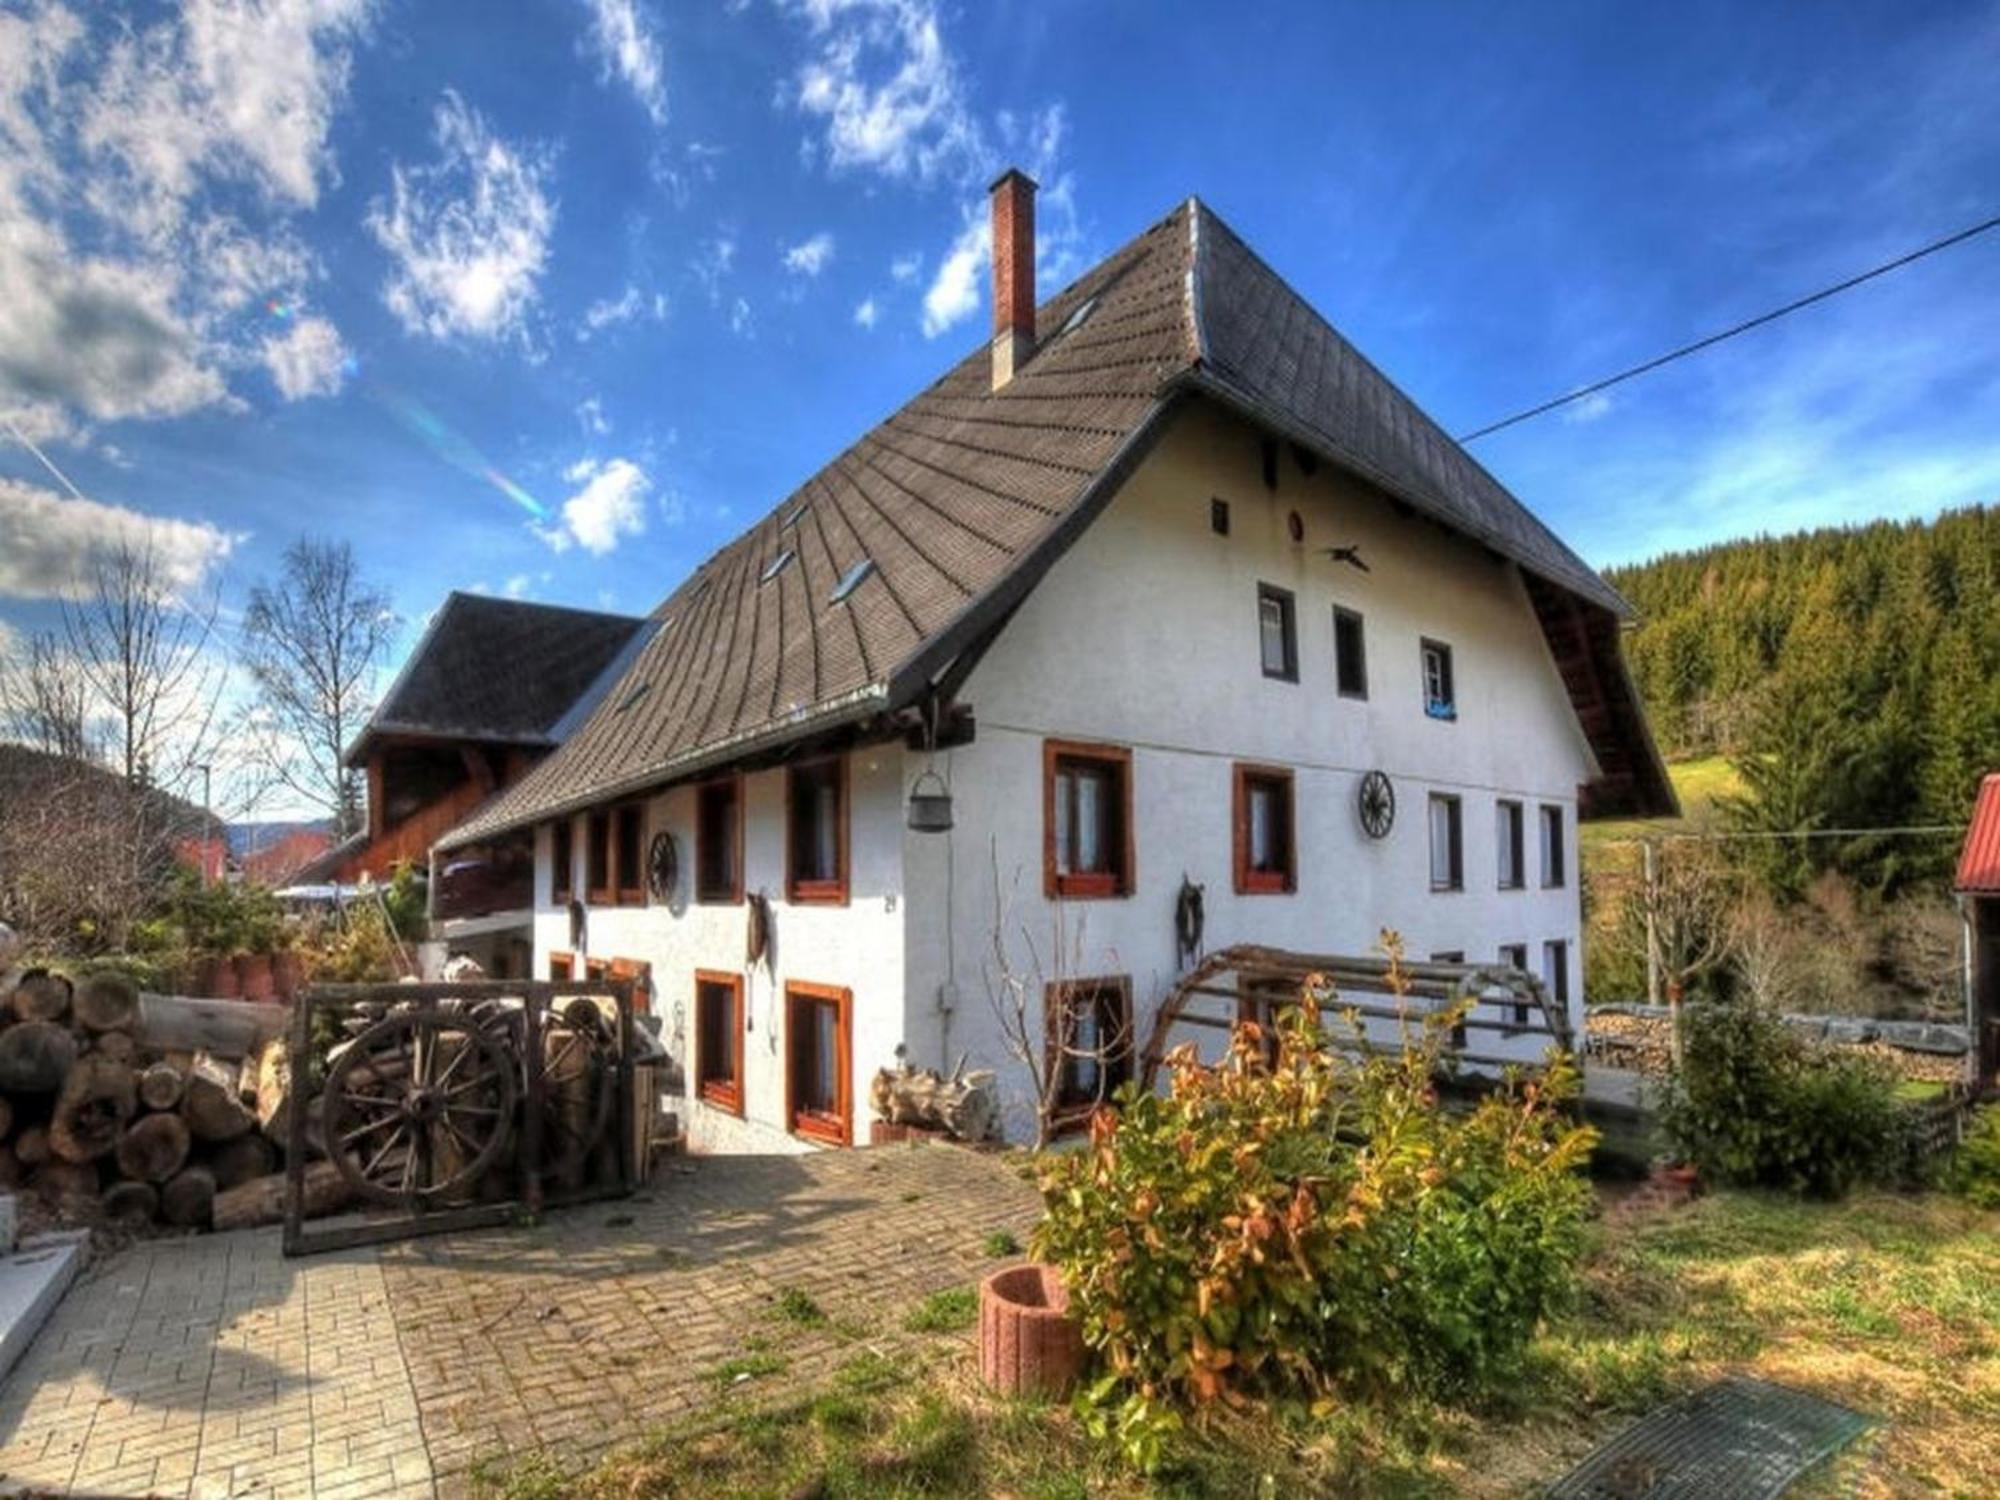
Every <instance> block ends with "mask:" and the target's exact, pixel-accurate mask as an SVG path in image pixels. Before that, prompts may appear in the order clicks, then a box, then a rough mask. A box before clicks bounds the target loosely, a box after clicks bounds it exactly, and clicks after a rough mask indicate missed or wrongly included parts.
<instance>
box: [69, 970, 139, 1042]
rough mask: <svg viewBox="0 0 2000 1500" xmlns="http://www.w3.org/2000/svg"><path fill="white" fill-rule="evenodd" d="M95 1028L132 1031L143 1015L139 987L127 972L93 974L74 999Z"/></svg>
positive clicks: (81, 1014)
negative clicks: (128, 977)
mask: <svg viewBox="0 0 2000 1500" xmlns="http://www.w3.org/2000/svg"><path fill="white" fill-rule="evenodd" d="M70 1004H71V1005H72V1006H74V1007H75V1009H76V1018H77V1020H79V1021H81V1022H82V1023H83V1024H84V1025H85V1026H86V1027H88V1028H89V1029H90V1030H92V1031H129V1030H131V1029H132V1023H133V1022H135V1021H137V1020H138V1019H139V988H138V986H137V985H135V984H133V983H132V981H131V980H129V979H127V978H126V977H125V976H124V975H123V974H92V975H91V976H90V977H89V978H87V979H85V980H84V981H83V983H81V984H79V985H78V986H77V987H76V993H75V995H73V996H72V997H71V999H70Z"/></svg>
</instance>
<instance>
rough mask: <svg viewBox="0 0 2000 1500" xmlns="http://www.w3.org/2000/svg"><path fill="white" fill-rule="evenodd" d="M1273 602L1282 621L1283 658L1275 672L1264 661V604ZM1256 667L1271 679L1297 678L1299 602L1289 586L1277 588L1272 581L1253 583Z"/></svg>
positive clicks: (1276, 680) (1293, 680) (1290, 679)
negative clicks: (1255, 592) (1254, 589)
mask: <svg viewBox="0 0 2000 1500" xmlns="http://www.w3.org/2000/svg"><path fill="white" fill-rule="evenodd" d="M1267 601H1268V602H1270V603H1273V604H1276V605H1277V606H1278V610H1279V613H1280V616H1281V617H1282V619H1283V622H1284V646H1285V660H1284V663H1283V666H1282V667H1281V668H1280V670H1278V671H1275V672H1274V671H1272V670H1271V666H1270V663H1268V662H1266V661H1265V660H1264V605H1265V603H1266V602H1267ZM1257 667H1258V670H1259V671H1261V672H1262V673H1263V674H1264V676H1265V678H1266V679H1267V680H1268V681H1271V682H1297V681H1298V680H1299V601H1298V596H1297V595H1295V594H1294V593H1293V592H1292V591H1291V590H1290V589H1283V588H1279V587H1278V585H1276V584H1275V583H1259V584H1258V585H1257Z"/></svg>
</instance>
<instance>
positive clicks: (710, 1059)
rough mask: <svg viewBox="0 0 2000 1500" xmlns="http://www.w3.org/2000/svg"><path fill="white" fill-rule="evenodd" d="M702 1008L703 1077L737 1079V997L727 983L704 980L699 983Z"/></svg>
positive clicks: (717, 1080) (723, 1080)
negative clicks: (712, 982) (713, 982)
mask: <svg viewBox="0 0 2000 1500" xmlns="http://www.w3.org/2000/svg"><path fill="white" fill-rule="evenodd" d="M698 988H699V991H700V994H699V1005H700V1011H701V1081H702V1082H703V1083H726V1084H734V1083H735V1081H736V1001H735V995H734V993H733V992H732V991H731V990H730V988H729V987H728V986H727V985H721V984H711V983H709V982H707V981H703V982H702V984H701V985H700V986H699V987H698Z"/></svg>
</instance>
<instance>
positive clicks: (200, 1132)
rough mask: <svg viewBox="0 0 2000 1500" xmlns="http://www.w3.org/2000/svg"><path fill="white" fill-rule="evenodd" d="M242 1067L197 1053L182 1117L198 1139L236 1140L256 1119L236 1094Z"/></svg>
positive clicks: (190, 1074)
mask: <svg viewBox="0 0 2000 1500" xmlns="http://www.w3.org/2000/svg"><path fill="white" fill-rule="evenodd" d="M4 1040H5V1038H4V1037H0V1041H4ZM240 1075H241V1069H239V1068H238V1067H237V1066H236V1065H235V1064H234V1063H228V1062H224V1061H223V1060H222V1059H221V1058H218V1057H212V1056H210V1055H209V1054H208V1053H206V1052H197V1053H196V1054H195V1055H194V1066H193V1067H191V1068H189V1069H188V1075H187V1089H186V1092H185V1093H183V1094H182V1096H181V1117H182V1118H183V1119H185V1120H186V1121H187V1122H188V1129H189V1130H191V1131H193V1132H194V1138H195V1139H196V1140H198V1141H233V1140H235V1139H236V1137H238V1136H239V1135H242V1134H243V1133H244V1132H245V1131H247V1130H249V1129H250V1128H251V1127H252V1126H254V1125H255V1124H256V1123H257V1117H256V1116H255V1115H253V1114H252V1113H250V1111H249V1110H247V1109H245V1108H244V1107H243V1100H242V1099H241V1098H240V1097H238V1095H237V1088H238V1085H239V1079H240Z"/></svg>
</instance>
